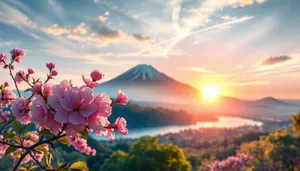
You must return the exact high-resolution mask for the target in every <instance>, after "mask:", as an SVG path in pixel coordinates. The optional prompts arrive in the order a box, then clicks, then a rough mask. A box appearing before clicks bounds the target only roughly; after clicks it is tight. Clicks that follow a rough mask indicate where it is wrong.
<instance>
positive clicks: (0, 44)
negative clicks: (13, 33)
mask: <svg viewBox="0 0 300 171" xmlns="http://www.w3.org/2000/svg"><path fill="white" fill-rule="evenodd" d="M19 43H20V41H3V40H1V39H0V47H11V46H16V45H18V44H19Z"/></svg>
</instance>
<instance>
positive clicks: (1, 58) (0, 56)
mask: <svg viewBox="0 0 300 171" xmlns="http://www.w3.org/2000/svg"><path fill="white" fill-rule="evenodd" d="M6 60H7V56H6V55H5V54H4V53H1V54H0V65H3V64H4V62H5V61H6Z"/></svg>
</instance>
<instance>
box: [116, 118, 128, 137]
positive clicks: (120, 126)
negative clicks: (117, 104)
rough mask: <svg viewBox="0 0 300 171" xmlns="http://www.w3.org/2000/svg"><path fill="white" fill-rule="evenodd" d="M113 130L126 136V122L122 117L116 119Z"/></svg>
mask: <svg viewBox="0 0 300 171" xmlns="http://www.w3.org/2000/svg"><path fill="white" fill-rule="evenodd" d="M114 125H115V128H116V129H117V130H118V132H119V133H120V134H122V135H127V134H128V129H127V128H126V126H127V124H126V120H125V119H124V118H123V117H118V118H117V119H116V121H115V124H114Z"/></svg>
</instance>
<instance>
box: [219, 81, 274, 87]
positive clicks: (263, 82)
mask: <svg viewBox="0 0 300 171" xmlns="http://www.w3.org/2000/svg"><path fill="white" fill-rule="evenodd" d="M265 84H269V82H267V81H250V82H239V83H228V84H222V86H249V85H265Z"/></svg>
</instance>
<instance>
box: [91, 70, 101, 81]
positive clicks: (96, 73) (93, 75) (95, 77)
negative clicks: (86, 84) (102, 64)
mask: <svg viewBox="0 0 300 171" xmlns="http://www.w3.org/2000/svg"><path fill="white" fill-rule="evenodd" d="M103 77H104V74H102V73H101V72H100V71H98V70H96V69H95V70H94V71H93V72H92V73H91V78H92V80H93V81H100V80H101V79H102V78H103Z"/></svg>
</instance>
